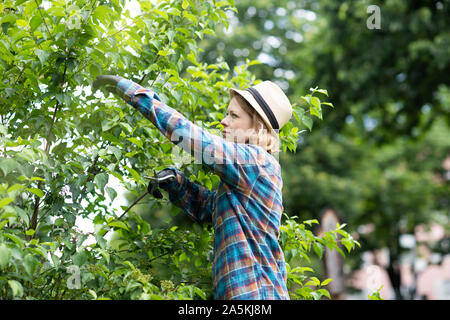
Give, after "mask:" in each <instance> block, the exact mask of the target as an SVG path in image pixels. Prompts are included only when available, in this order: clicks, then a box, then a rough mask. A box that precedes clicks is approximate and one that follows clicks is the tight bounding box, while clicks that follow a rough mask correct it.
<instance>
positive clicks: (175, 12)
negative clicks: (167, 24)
mask: <svg viewBox="0 0 450 320" xmlns="http://www.w3.org/2000/svg"><path fill="white" fill-rule="evenodd" d="M167 13H168V14H170V15H173V16H177V17H179V16H180V15H181V12H180V10H178V9H177V8H169V9H168V10H167Z"/></svg>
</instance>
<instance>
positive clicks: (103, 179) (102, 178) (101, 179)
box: [94, 173, 109, 191]
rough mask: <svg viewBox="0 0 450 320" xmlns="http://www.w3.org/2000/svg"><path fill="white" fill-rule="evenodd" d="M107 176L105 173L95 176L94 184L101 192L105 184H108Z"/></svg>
mask: <svg viewBox="0 0 450 320" xmlns="http://www.w3.org/2000/svg"><path fill="white" fill-rule="evenodd" d="M108 178H109V176H108V174H106V173H99V174H97V175H96V176H95V178H94V182H95V184H96V185H97V187H98V188H99V189H100V190H102V191H103V189H104V188H105V186H106V184H107V183H108Z"/></svg>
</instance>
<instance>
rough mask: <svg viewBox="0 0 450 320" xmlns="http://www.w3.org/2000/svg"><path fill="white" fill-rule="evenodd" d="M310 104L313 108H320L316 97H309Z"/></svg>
mask: <svg viewBox="0 0 450 320" xmlns="http://www.w3.org/2000/svg"><path fill="white" fill-rule="evenodd" d="M311 104H312V105H313V106H314V108H315V109H317V110H320V99H319V98H317V97H311Z"/></svg>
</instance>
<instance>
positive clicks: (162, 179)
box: [118, 169, 177, 220]
mask: <svg viewBox="0 0 450 320" xmlns="http://www.w3.org/2000/svg"><path fill="white" fill-rule="evenodd" d="M143 178H146V179H149V180H150V182H149V184H148V186H147V191H146V192H145V193H144V194H142V195H141V196H139V198H137V199H136V200H135V201H134V202H133V203H132V204H131V205H130V206H129V207H128V208H127V209H126V210H125V211H124V212H123V213H122V214H121V215H120V216H119V218H118V220H120V219H122V217H123V216H124V215H125V214H126V213H127V212H128V211H130V209H131V208H133V207H134V206H135V205H136V204H137V203H138V202H139V201H141V200H142V198H144V197H145V196H146V195H147V194H152V195H153V196H154V197H155V198H157V199H162V198H163V195H162V193H161V190H159V189H160V187H161V186H162V185H163V184H165V183H167V184H168V183H170V182H172V181H174V180H175V179H176V178H177V177H176V174H175V172H173V171H172V170H170V169H169V170H166V169H164V170H162V171H160V172H158V173H155V176H154V177H147V176H144V177H143Z"/></svg>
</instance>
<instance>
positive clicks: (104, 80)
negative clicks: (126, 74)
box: [92, 75, 124, 94]
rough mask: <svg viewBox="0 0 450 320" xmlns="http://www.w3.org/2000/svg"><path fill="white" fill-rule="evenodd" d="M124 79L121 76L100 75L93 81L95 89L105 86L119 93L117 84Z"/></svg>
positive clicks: (110, 90) (108, 89)
mask: <svg viewBox="0 0 450 320" xmlns="http://www.w3.org/2000/svg"><path fill="white" fill-rule="evenodd" d="M122 79H124V78H122V77H119V76H110V75H100V76H97V78H96V79H95V80H94V82H93V83H92V87H93V88H94V91H96V90H98V89H102V88H104V89H105V90H107V91H109V92H112V93H114V94H119V92H118V90H117V84H118V83H119V81H120V80H122Z"/></svg>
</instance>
